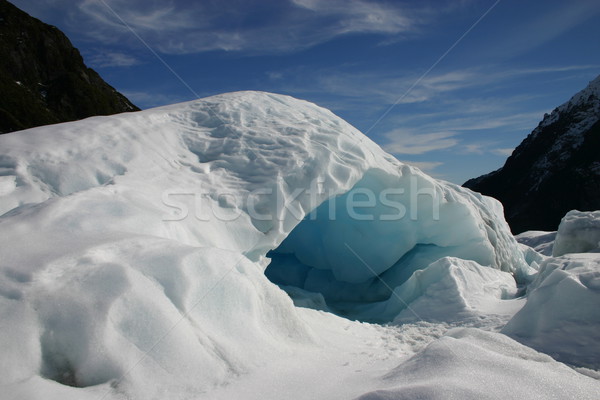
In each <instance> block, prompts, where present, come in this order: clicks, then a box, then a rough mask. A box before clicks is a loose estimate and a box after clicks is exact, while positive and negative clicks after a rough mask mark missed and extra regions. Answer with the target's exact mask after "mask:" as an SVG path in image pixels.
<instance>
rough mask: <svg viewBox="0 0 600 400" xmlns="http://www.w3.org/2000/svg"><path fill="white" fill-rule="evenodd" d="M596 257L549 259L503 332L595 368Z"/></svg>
mask: <svg viewBox="0 0 600 400" xmlns="http://www.w3.org/2000/svg"><path fill="white" fill-rule="evenodd" d="M599 309H600V259H599V258H598V257H597V255H595V254H570V255H566V256H563V257H555V258H548V259H547V260H545V261H544V262H542V263H541V265H540V270H539V273H538V275H537V277H536V279H535V280H534V282H533V283H532V284H531V285H530V286H529V287H528V298H527V303H526V304H525V306H524V307H523V308H522V309H521V310H520V311H519V312H518V313H517V314H516V315H515V316H514V317H513V318H512V319H511V320H510V321H509V322H508V324H507V325H506V327H505V328H504V329H503V330H502V332H503V333H506V334H507V335H510V336H512V337H514V338H515V339H517V340H518V341H520V342H522V343H524V344H526V345H528V346H531V347H533V348H535V349H538V350H539V351H543V352H545V353H547V354H550V355H551V356H553V357H554V358H556V359H557V360H560V361H563V362H567V363H569V364H573V365H576V366H581V367H587V368H595V369H599V368H600V348H599V347H598V343H599V342H600V313H599V312H598V310H599Z"/></svg>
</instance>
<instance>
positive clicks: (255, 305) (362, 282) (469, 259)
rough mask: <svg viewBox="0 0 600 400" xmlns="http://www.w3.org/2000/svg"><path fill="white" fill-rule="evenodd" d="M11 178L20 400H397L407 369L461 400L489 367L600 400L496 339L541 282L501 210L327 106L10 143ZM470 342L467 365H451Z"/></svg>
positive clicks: (15, 380)
mask: <svg viewBox="0 0 600 400" xmlns="http://www.w3.org/2000/svg"><path fill="white" fill-rule="evenodd" d="M0 176H1V179H0V213H1V214H2V215H1V216H0V235H1V237H0V238H1V241H0V243H1V245H0V246H1V247H0V251H1V254H0V318H1V320H2V328H1V329H0V351H1V353H2V355H1V357H0V371H1V372H2V373H1V374H0V386H1V387H0V393H3V395H2V396H3V397H7V398H11V399H12V398H18V399H20V398H27V399H37V398H40V399H42V398H43V399H53V398H56V399H99V398H102V399H107V398H111V399H164V398H169V399H184V398H195V399H198V398H210V399H218V398H223V399H225V398H228V399H230V398H246V399H250V398H256V399H259V398H260V399H265V398H273V399H275V398H277V399H280V398H284V397H288V398H294V399H301V398H307V399H315V398H327V399H336V398H340V399H342V398H345V399H346V398H353V397H357V396H360V395H361V394H364V393H367V392H376V391H377V390H378V389H381V388H390V385H391V384H393V385H395V386H394V387H398V386H399V385H402V382H400V381H398V380H385V379H384V380H382V379H381V377H382V376H386V374H390V373H391V374H392V375H393V376H394V377H395V378H394V379H396V378H398V377H399V375H398V374H397V373H395V372H394V371H399V370H398V369H394V368H396V367H397V366H398V365H399V364H400V365H401V366H402V365H411V364H410V363H409V364H405V362H408V361H407V360H409V359H410V357H413V358H412V359H411V360H419V359H429V358H431V357H433V360H436V361H435V363H436V364H439V365H440V366H443V367H444V370H445V371H455V372H456V374H455V375H453V376H452V377H451V381H452V384H453V385H454V386H453V387H460V388H462V389H460V390H463V389H464V390H463V391H462V392H460V393H479V391H480V389H481V387H482V386H480V385H479V384H478V383H476V382H475V381H474V380H473V379H472V378H471V377H470V375H469V376H467V375H468V374H467V375H465V372H464V371H465V370H463V369H461V368H462V367H461V366H462V365H463V364H464V363H465V362H474V361H473V360H474V359H477V360H490V362H491V363H493V368H492V366H491V365H489V364H488V363H482V362H481V361H479V362H478V363H476V364H474V365H475V366H476V367H473V368H475V369H476V370H477V371H478V372H479V374H486V376H488V377H489V378H490V380H494V379H495V380H497V381H498V382H500V381H502V380H503V379H508V378H512V377H514V376H516V375H518V376H519V379H520V380H519V382H523V381H525V380H529V381H530V382H533V383H535V384H534V385H531V386H525V385H521V384H520V383H519V386H515V387H518V388H519V390H522V392H521V393H520V394H522V396H520V397H533V398H536V397H537V398H542V397H543V396H544V395H545V394H547V393H550V392H551V391H556V393H565V391H568V392H570V393H572V394H574V396H575V397H578V398H586V397H585V396H587V394H588V393H592V392H594V391H595V393H598V391H599V390H600V384H599V383H598V381H597V380H595V379H593V378H590V377H587V376H583V375H581V374H577V373H576V372H574V370H572V369H568V368H566V367H563V366H562V365H561V364H559V363H556V362H550V361H548V360H549V359H548V358H547V357H545V356H542V355H538V353H535V352H533V351H532V350H531V349H528V348H526V347H523V346H521V345H516V344H514V343H513V342H512V341H511V340H510V339H508V338H506V336H504V335H501V334H498V333H494V334H492V333H485V332H483V331H482V330H488V331H498V330H500V329H502V327H503V326H504V325H505V324H506V322H507V321H508V320H509V319H510V318H511V316H512V315H514V314H515V313H516V312H517V311H518V310H519V309H520V308H521V307H522V306H523V304H524V302H525V300H524V299H522V298H516V296H517V293H518V292H517V283H519V284H524V283H526V282H528V281H529V279H533V278H534V277H535V274H534V273H535V271H534V270H533V269H532V267H531V266H533V267H535V266H536V264H537V262H536V263H534V262H532V261H531V260H530V259H532V257H533V255H534V254H533V253H528V252H526V251H524V248H523V247H522V246H521V245H519V244H518V243H517V242H516V240H515V239H514V238H513V237H512V235H511V234H510V231H509V228H508V226H507V224H506V222H505V221H504V220H503V218H502V215H503V212H502V208H501V206H500V204H499V203H498V202H497V201H495V200H493V199H490V198H487V197H484V196H481V195H479V194H475V193H473V192H471V191H469V190H467V189H464V188H461V187H458V186H456V185H453V184H450V183H446V182H440V181H436V180H434V179H432V178H430V177H428V176H427V175H425V174H423V173H422V172H421V171H419V170H418V169H416V168H413V167H410V166H407V165H403V164H402V163H400V162H399V161H397V160H396V159H394V158H393V157H392V156H390V155H388V154H386V153H385V152H383V151H382V150H381V149H380V148H379V147H378V146H377V145H376V144H375V143H373V142H371V141H370V140H369V139H368V138H366V137H365V136H363V135H362V134H361V133H360V132H359V131H357V130H356V129H354V128H353V127H352V126H350V125H349V124H347V123H346V122H344V121H343V120H341V119H340V118H338V117H336V116H335V115H334V114H332V113H331V112H329V111H328V110H325V109H323V108H320V107H318V106H316V105H314V104H311V103H308V102H304V101H300V100H296V99H293V98H290V97H287V96H281V95H274V94H268V93H258V92H239V93H231V94H224V95H219V96H214V97H210V98H206V99H201V100H197V101H193V102H189V103H183V104H178V105H173V106H168V107H161V108H157V109H152V110H147V111H143V112H137V113H130V114H121V115H116V116H109V117H95V118H88V119H86V120H83V121H78V122H71V123H65V124H58V125H53V126H47V127H41V128H35V129H30V130H27V131H21V132H16V133H11V134H8V135H3V136H1V137H0ZM386 190H387V191H386ZM390 190H391V191H390ZM369 193H371V194H373V196H374V197H375V201H374V202H373V203H372V202H371V201H370V200H371V198H370V197H369V196H370V194H369ZM365 199H366V200H365ZM365 201H366V202H365ZM350 203H352V204H353V205H354V206H355V207H354V208H352V207H349V204H350ZM332 208H334V209H335V210H336V211H337V214H336V215H335V217H334V218H331V213H330V211H331V209H332ZM402 210H404V213H402V212H401V211H402ZM394 212H396V214H394ZM400 214H402V215H400ZM390 216H391V218H390ZM394 216H396V217H398V216H399V217H398V218H395V217H394ZM305 217H306V218H305ZM267 254H269V256H270V257H272V261H271V259H270V258H268V257H267ZM535 254H537V253H535ZM526 257H527V258H528V260H529V263H530V264H531V266H529V265H528V262H527V261H526V259H525V258H526ZM537 257H542V256H537ZM537 260H538V261H539V260H540V259H539V258H537ZM269 263H271V264H269ZM590 265H591V266H590ZM588 266H589V268H591V271H594V270H595V269H594V268H596V267H597V264H593V263H592V264H589V265H588ZM586 268H587V267H586ZM265 269H266V270H267V271H266V272H267V275H269V277H270V278H271V279H272V280H273V281H274V282H276V283H278V284H281V285H282V287H284V288H285V289H286V290H287V291H288V292H289V293H290V295H291V297H293V298H294V301H292V298H291V297H290V296H288V295H287V294H286V292H284V291H283V290H281V289H280V288H279V287H278V286H277V285H275V284H273V283H272V282H271V281H270V280H269V279H268V278H267V276H266V275H265ZM581 276H588V275H585V274H583V275H581ZM513 277H516V280H517V282H515V278H513ZM581 279H583V278H581ZM590 290H591V289H590ZM533 293H535V291H534V292H532V296H533ZM400 299H401V300H403V301H399V300H400ZM294 302H296V304H297V305H298V306H302V307H297V306H295V305H294ZM307 306H309V307H313V308H315V309H310V308H305V307H307ZM330 306H331V309H333V310H335V311H336V312H338V313H340V314H342V315H348V316H352V315H354V316H356V317H357V318H360V319H361V320H363V321H369V320H373V321H392V320H394V319H395V320H396V322H395V323H392V324H389V325H379V324H370V323H365V322H358V321H353V320H350V319H346V318H342V317H340V316H337V315H335V314H332V313H329V312H324V311H318V310H316V309H319V308H320V309H323V310H328V309H330ZM525 307H527V304H526V305H525ZM584 308H585V307H584ZM524 309H525V308H523V310H524ZM410 310H412V312H411V311H410ZM416 314H418V315H416ZM517 315H518V314H517ZM455 326H470V327H473V329H475V330H474V331H469V332H470V333H469V334H468V335H466V334H465V338H463V337H462V336H461V337H460V338H458V337H455V336H456V335H457V334H456V333H450V336H445V337H444V336H443V335H444V334H445V332H446V331H447V330H448V329H450V328H452V327H455ZM532 329H534V328H532ZM469 335H470V336H469ZM467 336H468V337H471V336H472V337H473V338H474V339H468V338H466V337H467ZM455 339H456V340H455ZM455 342H456V343H459V346H467V347H468V348H469V349H471V350H470V351H471V352H470V353H465V354H464V355H460V356H457V357H448V354H446V353H443V351H441V350H440V351H441V352H440V351H438V350H435V349H436V348H437V349H442V350H443V349H444V348H447V346H450V347H452V346H454V343H455ZM448 343H452V344H450V345H449V344H448ZM473 343H475V344H473ZM498 343H501V344H502V345H498ZM507 343H508V344H507ZM504 344H506V346H504ZM436 346H437V347H436ZM469 346H471V347H469ZM519 346H521V347H519ZM461 348H462V347H461ZM428 349H429V350H428ZM432 349H433V350H432ZM490 354H492V355H495V354H500V356H493V357H492V356H490ZM515 354H517V355H520V354H525V356H523V357H525V358H523V357H521V358H523V360H525V361H523V360H521V361H518V360H516V358H515V357H516V356H515ZM419 357H420V358H419ZM465 357H466V358H465ZM518 357H520V356H518ZM518 357H517V358H518ZM539 360H542V361H543V362H540V361H539ZM517 361H518V362H517ZM584 361H585V360H584ZM587 365H588V364H586V365H579V366H587ZM407 368H408V367H407ZM513 370H514V371H513ZM431 371H432V370H431V369H429V368H415V369H414V370H413V371H412V372H411V373H412V374H413V378H414V381H415V382H417V381H419V382H431V378H430V377H431ZM469 371H470V369H469ZM392 375H390V376H392ZM592 375H593V374H592ZM542 376H547V377H548V379H546V380H542V378H541V377H542ZM399 379H403V378H399ZM392 381H393V382H392ZM398 382H400V383H398ZM542 382H543V385H542ZM307 383H308V384H307ZM505 386H506V385H496V386H489V393H488V397H489V398H505V397H506V396H505V390H506V387H505ZM422 387H423V388H424V389H423V390H426V389H425V388H426V385H425V383H423V386H422ZM465 388H466V389H465ZM394 390H395V389H394ZM411 390H413V389H411ZM452 390H454V389H452ZM456 390H459V389H456ZM422 393H426V392H422ZM456 393H459V392H456Z"/></svg>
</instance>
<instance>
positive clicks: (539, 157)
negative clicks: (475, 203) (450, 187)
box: [463, 76, 600, 234]
mask: <svg viewBox="0 0 600 400" xmlns="http://www.w3.org/2000/svg"><path fill="white" fill-rule="evenodd" d="M463 186H465V187H468V188H470V189H472V190H475V191H478V192H481V193H483V194H486V195H488V196H492V197H495V198H497V199H498V200H500V201H501V202H502V204H503V205H504V213H505V216H506V220H507V221H508V223H509V224H510V226H511V229H512V231H513V233H515V234H517V233H520V232H523V231H527V230H556V229H557V227H558V224H559V222H560V219H561V218H562V217H563V216H564V215H565V213H566V212H567V211H569V210H572V209H578V210H581V211H590V210H597V209H600V76H599V77H597V78H596V79H594V80H593V81H592V82H590V84H589V85H588V86H587V87H586V88H585V89H584V90H582V91H581V92H579V93H577V94H576V95H575V96H573V97H572V98H571V99H570V100H569V101H568V102H566V103H565V104H563V105H561V106H560V107H558V108H556V109H555V110H554V111H552V113H551V114H550V115H548V114H546V115H545V116H544V119H543V120H542V122H540V124H539V125H538V127H537V128H535V129H534V130H533V132H531V134H529V136H527V138H526V139H525V140H524V141H523V142H522V143H521V144H520V145H519V146H518V147H517V148H516V149H515V151H514V152H513V154H512V155H511V156H510V157H509V158H508V160H506V163H505V164H504V166H503V167H502V168H500V169H499V170H497V171H494V172H492V173H489V174H487V175H483V176H480V177H479V178H475V179H471V180H469V181H467V182H465V183H464V185H463Z"/></svg>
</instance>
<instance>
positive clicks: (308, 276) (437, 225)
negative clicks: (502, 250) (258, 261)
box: [265, 169, 494, 322]
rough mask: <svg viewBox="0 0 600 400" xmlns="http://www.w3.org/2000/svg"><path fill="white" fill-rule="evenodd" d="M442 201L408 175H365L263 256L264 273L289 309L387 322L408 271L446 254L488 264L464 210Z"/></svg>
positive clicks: (490, 257)
mask: <svg viewBox="0 0 600 400" xmlns="http://www.w3.org/2000/svg"><path fill="white" fill-rule="evenodd" d="M448 196H449V193H448V192H446V191H444V190H440V188H439V187H436V186H435V185H434V184H432V182H431V181H428V180H425V179H422V178H421V177H419V176H416V175H406V176H400V177H398V176H392V175H390V174H388V173H386V172H384V171H381V170H377V169H373V170H369V171H368V172H366V173H365V175H364V176H363V178H362V179H360V180H359V181H358V182H357V183H356V184H355V186H354V187H353V188H352V189H351V190H349V191H348V192H346V193H344V194H341V195H339V196H333V197H331V198H329V199H328V200H326V201H325V202H323V203H322V204H320V205H319V206H318V207H317V208H316V209H314V210H313V211H312V212H310V213H308V214H307V215H306V216H305V218H304V219H303V220H302V221H301V222H300V223H299V224H298V225H297V226H296V227H295V228H294V229H293V230H292V231H291V232H290V234H289V235H288V236H287V237H286V238H285V239H284V240H283V242H282V243H281V244H280V245H279V246H278V247H277V248H275V249H273V250H271V251H270V252H269V253H268V254H267V257H269V258H270V259H271V262H270V264H269V266H268V267H267V269H266V271H265V275H266V276H267V278H269V280H271V281H272V282H273V283H275V284H277V285H279V286H280V287H281V288H282V289H284V290H285V291H286V292H287V293H288V294H289V295H290V297H292V299H293V300H294V302H295V303H296V305H299V306H305V307H309V308H317V309H327V310H330V311H333V312H335V313H337V314H339V315H342V316H345V317H348V318H351V319H358V320H363V321H369V322H374V321H377V322H386V321H389V320H390V319H391V318H393V317H394V316H395V315H397V314H398V313H399V312H400V311H401V309H399V308H398V305H396V306H394V307H391V308H390V307H386V303H387V301H388V300H389V299H390V297H391V296H392V292H393V291H394V289H395V288H397V287H400V286H401V285H402V284H403V283H404V282H406V281H407V280H408V279H409V278H410V277H411V275H412V274H413V273H414V272H415V271H417V270H421V269H424V268H426V267H427V266H428V265H429V264H431V263H433V262H434V261H436V260H439V259H440V258H442V257H446V256H452V257H459V258H462V259H465V260H473V261H476V262H478V263H479V264H481V265H493V264H494V249H493V248H492V246H490V243H489V241H488V240H486V239H489V238H485V237H483V236H481V229H478V227H477V221H476V219H474V218H472V216H471V214H472V210H470V209H469V207H468V205H467V204H466V203H463V202H454V201H452V199H448V198H447V197H448ZM449 200H450V201H449ZM394 303H397V302H394ZM388 306H389V305H388ZM399 306H400V307H402V304H401V303H400V305H399ZM375 310H378V311H375ZM382 310H385V311H382Z"/></svg>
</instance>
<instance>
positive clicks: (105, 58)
mask: <svg viewBox="0 0 600 400" xmlns="http://www.w3.org/2000/svg"><path fill="white" fill-rule="evenodd" d="M89 61H90V64H91V65H92V66H94V67H99V68H103V67H130V66H132V65H137V64H139V63H140V62H139V61H138V59H136V58H135V57H133V56H131V55H129V54H124V53H119V52H112V51H108V52H99V53H96V54H94V55H92V56H91V57H90V58H89Z"/></svg>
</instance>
